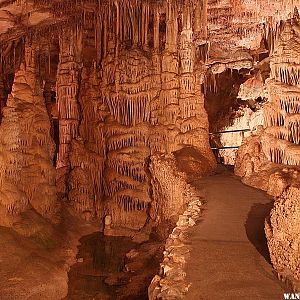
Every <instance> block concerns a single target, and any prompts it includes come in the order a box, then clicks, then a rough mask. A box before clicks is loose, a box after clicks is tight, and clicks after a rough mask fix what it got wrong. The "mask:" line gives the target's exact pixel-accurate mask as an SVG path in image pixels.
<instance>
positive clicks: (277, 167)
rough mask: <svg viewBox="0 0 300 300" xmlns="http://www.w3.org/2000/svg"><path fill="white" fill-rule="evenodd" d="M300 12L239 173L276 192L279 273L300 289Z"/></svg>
mask: <svg viewBox="0 0 300 300" xmlns="http://www.w3.org/2000/svg"><path fill="white" fill-rule="evenodd" d="M299 28H300V27H299V15H298V13H297V11H295V14H294V17H293V18H291V19H289V20H288V21H286V22H285V24H284V26H283V27H282V30H281V33H280V35H279V37H278V39H277V41H276V42H275V44H274V49H273V51H272V53H271V57H270V69H271V73H270V78H269V79H268V80H267V81H266V86H267V88H268V102H267V103H266V105H265V106H264V127H263V128H260V130H259V131H258V132H256V134H255V135H253V136H250V137H249V138H247V139H246V140H245V141H244V143H243V145H242V147H241V148H240V149H239V151H238V159H237V162H236V165H235V173H236V174H237V175H239V176H241V177H242V178H243V179H242V180H243V181H244V182H245V183H247V184H249V185H252V186H255V187H258V188H261V189H264V190H266V191H267V192H268V194H270V195H271V196H273V197H274V200H275V202H274V207H273V209H272V211H271V214H270V216H269V217H268V218H267V219H266V222H265V232H266V237H267V240H268V246H269V251H270V257H271V261H272V264H273V266H274V268H275V270H276V272H277V273H278V276H279V278H281V279H282V280H284V281H286V282H288V283H289V285H290V286H291V288H293V289H295V290H299V279H300V278H299V274H298V271H297V270H299V250H298V245H299V226H298V223H299V208H300V202H299V197H298V193H299V153H300V152H299V151H300V147H299V116H300V115H299V109H298V108H299V103H298V102H299V91H300V90H299V70H298V69H299V58H298V53H299V52H298V49H299V45H300V40H299V33H300V32H299Z"/></svg>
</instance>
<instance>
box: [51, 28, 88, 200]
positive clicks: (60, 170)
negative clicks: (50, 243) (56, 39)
mask: <svg viewBox="0 0 300 300" xmlns="http://www.w3.org/2000/svg"><path fill="white" fill-rule="evenodd" d="M81 39H82V33H81V31H80V30H79V31H78V30H77V27H76V28H75V29H74V30H67V31H66V32H65V33H64V34H63V35H62V36H61V37H60V61H59V66H58V71H57V83H56V84H57V103H58V111H59V131H60V135H59V137H60V145H59V153H58V156H57V182H58V190H59V192H60V193H61V194H63V195H64V194H65V193H66V188H67V183H66V176H67V174H68V172H69V168H70V160H69V155H70V151H71V148H70V147H71V141H72V139H73V138H76V137H77V136H78V126H79V119H80V115H79V108H78V100H77V97H78V89H79V71H80V67H79V62H80V61H79V60H80V52H81V47H82V46H81V43H82V41H81ZM75 40H76V44H75V43H74V41H75Z"/></svg>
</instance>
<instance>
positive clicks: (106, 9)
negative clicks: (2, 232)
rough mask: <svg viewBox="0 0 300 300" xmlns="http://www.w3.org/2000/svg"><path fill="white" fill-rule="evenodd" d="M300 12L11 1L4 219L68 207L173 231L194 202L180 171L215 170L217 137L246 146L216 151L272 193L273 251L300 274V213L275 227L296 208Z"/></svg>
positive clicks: (108, 224) (117, 226)
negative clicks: (299, 241)
mask: <svg viewBox="0 0 300 300" xmlns="http://www.w3.org/2000/svg"><path fill="white" fill-rule="evenodd" d="M299 5H300V1H298V0H286V1H284V0H278V1H275V0H270V1H267V2H266V1H263V0H216V1H208V0H182V1H176V0H167V1H151V0H145V1H138V0H122V1H121V0H114V1H113V0H107V1H99V0H89V1H83V0H80V1H79V0H77V1H73V0H64V1H51V0H32V1H31V0H28V1H26V0H18V1H14V0H12V1H0V123H1V125H0V150H1V151H0V196H1V197H0V220H1V221H0V224H1V225H5V226H9V227H14V228H15V227H16V226H15V225H14V224H16V223H18V222H19V221H20V220H21V219H22V216H23V215H24V214H26V212H28V211H30V212H32V211H33V212H34V213H35V214H36V215H38V218H41V219H42V220H45V219H49V220H51V221H52V222H55V221H58V220H59V218H57V215H63V214H64V212H63V211H62V209H61V208H60V204H61V203H63V207H67V209H68V211H69V212H71V213H72V214H73V215H76V216H80V217H81V218H82V219H84V220H86V221H96V222H98V224H101V227H103V230H104V233H105V234H107V235H128V236H131V237H133V236H134V237H135V238H136V239H140V240H144V239H146V238H147V237H148V236H149V234H150V232H151V231H156V233H159V234H160V235H161V236H167V235H168V233H169V232H168V229H170V226H171V227H172V226H173V223H174V220H175V219H176V216H177V215H178V213H179V212H182V211H183V210H184V209H185V208H186V206H187V204H188V201H189V197H187V195H186V194H185V190H188V186H187V183H186V178H184V176H183V175H182V173H181V172H179V171H185V170H189V172H190V173H194V175H195V176H194V178H196V175H197V176H203V175H205V174H207V173H209V172H211V171H212V170H213V169H214V168H215V167H216V161H215V157H214V155H213V152H212V150H211V146H213V145H210V141H209V140H210V136H211V140H212V142H214V143H216V145H217V146H216V148H218V147H223V146H225V147H226V146H228V147H235V146H239V144H240V143H241V141H242V140H243V144H242V146H241V147H240V149H239V151H238V153H237V158H236V159H235V151H236V150H232V152H230V151H229V150H227V149H223V150H221V151H219V154H220V155H221V157H222V158H223V160H224V162H225V163H229V164H233V163H234V162H235V172H236V174H237V175H239V176H241V177H243V179H242V180H243V181H244V182H245V183H247V184H251V185H253V186H256V187H259V188H262V189H264V190H266V191H268V193H269V194H270V195H272V196H274V197H277V198H276V199H278V202H276V204H275V206H274V209H273V211H272V215H271V219H270V222H269V223H268V225H267V226H269V227H268V229H267V235H268V239H269V247H270V252H271V258H272V261H273V263H274V266H275V268H276V270H278V272H279V273H280V272H281V271H280V270H284V271H282V272H283V273H284V274H287V270H291V272H292V270H295V269H296V267H297V266H296V265H297V263H298V260H293V261H292V262H291V259H292V257H297V254H296V251H297V250H296V247H294V246H293V247H292V246H291V247H290V248H287V247H288V246H287V245H288V243H287V239H286V238H283V239H282V241H279V240H278V236H280V235H284V234H281V233H282V232H287V231H288V232H290V236H289V241H290V240H293V241H297V239H298V237H297V235H296V233H295V232H294V231H293V230H292V228H294V226H296V225H295V224H297V222H295V223H293V224H292V223H291V222H288V221H287V220H289V218H294V219H295V220H296V219H297V218H298V215H297V214H296V213H295V214H292V217H291V215H287V216H286V217H285V218H283V219H280V218H281V217H282V216H281V215H282V214H281V211H282V210H285V209H287V210H289V207H291V210H294V211H296V210H297V209H298V208H297V207H298V206H299V204H298V201H297V200H296V198H297V197H296V196H295V195H297V189H298V182H299V180H298V179H299V176H298V172H299V167H298V166H299V165H300V150H299V144H300V119H299V116H300V104H299V103H300V102H299V101H300V100H299V99H300V96H299V95H300V93H299V92H300V90H299V80H300V79H299V77H300V72H299V68H300V62H299V51H300V46H299V45H300V27H299V14H298V11H297V9H295V6H296V7H297V6H299ZM227 85H228V86H227ZM298 102H299V103H298ZM245 129H246V130H249V133H243V130H245ZM236 130H242V133H241V132H239V133H224V134H223V133H221V134H219V133H218V131H222V132H223V131H236ZM213 132H217V133H216V134H217V135H213V134H212V133H213ZM250 132H251V133H253V134H252V135H251V136H248V134H250ZM209 133H211V135H210V134H209ZM53 140H54V141H55V144H54V142H53ZM217 150H218V149H217ZM222 151H223V153H222ZM226 151H227V152H226ZM283 165H285V166H283ZM280 216H281V217H280ZM183 218H185V220H186V217H183ZM277 219H278V220H279V219H280V221H278V223H276V220H277ZM294 219H293V220H294ZM289 223H291V225H290V227H289V225H288V224H289ZM18 224H19V223H18ZM279 224H282V226H281V225H279ZM102 225H103V226H102ZM278 226H281V228H280V229H279V228H278ZM276 232H280V234H277V233H276ZM23 233H24V232H23ZM290 237H291V238H290ZM293 243H294V242H293ZM294 244H295V243H294ZM294 244H293V245H294ZM277 248H278V249H280V250H278V253H283V251H287V252H288V253H289V256H286V258H285V259H283V260H280V259H279V258H278V255H277V254H276V253H277V251H276V249H277ZM298 267H299V266H298ZM295 274H296V275H295V277H293V278H296V279H297V280H298V279H299V278H298V277H297V276H298V275H297V274H298V273H295ZM283 276H286V277H288V275H283Z"/></svg>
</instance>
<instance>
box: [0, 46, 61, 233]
mask: <svg viewBox="0 0 300 300" xmlns="http://www.w3.org/2000/svg"><path fill="white" fill-rule="evenodd" d="M34 54H35V52H34V50H33V49H32V48H31V47H30V46H26V49H25V60H24V62H23V63H22V64H21V66H20V70H19V71H18V72H17V73H16V74H15V79H14V83H13V87H12V93H11V95H10V96H9V97H8V100H7V106H6V107H5V108H4V109H3V120H2V123H1V128H0V147H1V161H0V164H1V167H0V170H1V172H0V178H1V180H0V193H1V197H0V199H1V202H0V208H1V210H0V211H1V225H2V226H12V227H14V228H17V229H18V230H20V231H23V230H24V233H25V234H26V235H27V234H30V233H31V231H32V230H34V228H30V227H28V228H24V229H22V228H19V226H20V224H19V225H17V223H18V222H20V219H22V217H21V215H22V214H23V213H25V212H27V211H30V210H33V211H34V212H35V213H36V214H39V215H41V216H43V217H45V218H47V219H48V220H49V221H51V222H53V221H57V216H56V213H57V212H58V210H59V203H58V202H57V197H56V186H55V168H54V166H53V164H52V163H53V155H54V144H53V141H52V139H51V136H50V121H49V117H48V113H47V110H46V106H45V100H44V98H43V96H42V90H41V88H40V85H39V81H38V80H37V78H36V64H35V59H36V57H35V55H34ZM16 226H18V227H16ZM21 227H22V226H21Z"/></svg>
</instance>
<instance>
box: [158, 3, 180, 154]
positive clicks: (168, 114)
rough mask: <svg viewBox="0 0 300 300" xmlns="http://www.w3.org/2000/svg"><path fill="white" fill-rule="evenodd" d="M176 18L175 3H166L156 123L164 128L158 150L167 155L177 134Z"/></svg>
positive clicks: (174, 145) (173, 146) (174, 146)
mask: <svg viewBox="0 0 300 300" xmlns="http://www.w3.org/2000/svg"><path fill="white" fill-rule="evenodd" d="M177 16H178V7H177V5H176V3H174V2H173V1H168V2H167V4H166V43H165V49H164V51H163V54H162V64H161V65H162V69H161V90H160V96H159V98H160V116H159V118H158V123H159V124H161V125H163V127H164V129H163V130H162V131H161V133H160V135H161V136H162V137H163V138H162V140H163V142H162V143H161V142H160V144H161V145H159V148H160V149H161V151H162V152H168V153H171V152H172V151H174V150H176V144H175V137H176V135H177V133H178V130H177V129H178V128H177V125H176V121H177V118H178V116H179V106H178V87H179V81H178V72H179V68H178V51H177V35H178V21H177ZM158 140H159V139H158ZM163 148H164V149H163Z"/></svg>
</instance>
